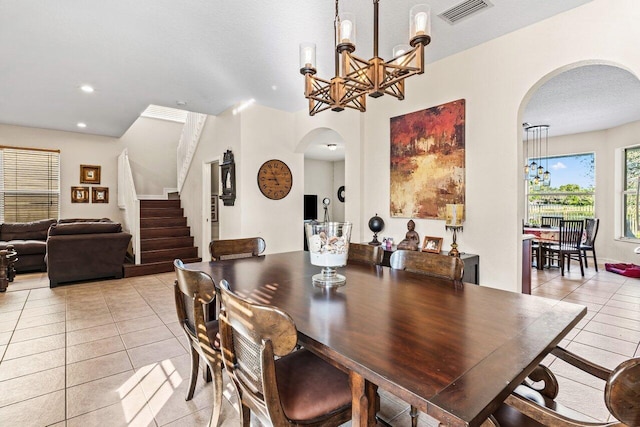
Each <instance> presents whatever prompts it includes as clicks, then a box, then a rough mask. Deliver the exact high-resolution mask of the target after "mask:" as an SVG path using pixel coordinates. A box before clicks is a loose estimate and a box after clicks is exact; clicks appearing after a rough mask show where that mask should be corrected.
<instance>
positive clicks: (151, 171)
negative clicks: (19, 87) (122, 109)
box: [0, 118, 182, 222]
mask: <svg viewBox="0 0 640 427" xmlns="http://www.w3.org/2000/svg"><path fill="white" fill-rule="evenodd" d="M181 131H182V125H181V124H179V123H173V122H166V121H162V120H155V119H145V118H140V119H138V121H136V122H135V123H134V124H133V125H132V126H131V127H130V128H129V130H128V131H127V132H126V133H125V134H124V135H123V136H122V138H119V139H118V138H111V137H104V136H96V135H87V134H82V133H76V132H63V131H56V130H48V129H37V128H27V127H22V126H10V125H0V145H7V146H11V147H25V148H46V149H53V150H60V218H103V217H107V218H111V219H113V220H115V221H120V222H121V221H122V214H121V211H120V209H118V193H117V191H118V188H117V181H118V179H117V175H118V163H117V159H118V155H119V154H120V153H121V152H122V150H123V149H124V148H128V149H129V157H130V160H131V163H132V165H131V168H132V171H133V174H134V182H135V184H136V190H137V191H138V193H139V194H144V193H142V192H141V189H142V190H143V191H149V194H162V189H163V188H164V187H174V188H175V187H176V160H175V159H176V147H177V144H178V139H179V137H180V132H181ZM80 165H99V166H101V177H100V184H96V185H88V184H80ZM73 186H89V187H93V186H96V187H108V188H109V203H71V187H73Z"/></svg>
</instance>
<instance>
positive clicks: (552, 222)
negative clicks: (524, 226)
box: [540, 216, 563, 228]
mask: <svg viewBox="0 0 640 427" xmlns="http://www.w3.org/2000/svg"><path fill="white" fill-rule="evenodd" d="M562 219H563V218H562V217H561V216H543V217H540V226H541V227H544V228H547V227H553V228H558V227H560V221H562Z"/></svg>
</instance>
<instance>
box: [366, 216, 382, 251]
mask: <svg viewBox="0 0 640 427" xmlns="http://www.w3.org/2000/svg"><path fill="white" fill-rule="evenodd" d="M383 229H384V221H383V220H382V218H380V217H379V216H378V214H377V213H376V214H375V216H372V217H371V219H370V220H369V230H371V231H373V240H372V241H370V242H369V244H370V245H371V246H380V245H381V243H380V242H379V241H378V233H379V232H381V231H382V230H383Z"/></svg>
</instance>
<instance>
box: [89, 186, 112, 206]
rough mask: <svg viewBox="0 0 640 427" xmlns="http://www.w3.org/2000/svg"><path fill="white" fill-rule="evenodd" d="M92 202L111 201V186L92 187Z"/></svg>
mask: <svg viewBox="0 0 640 427" xmlns="http://www.w3.org/2000/svg"><path fill="white" fill-rule="evenodd" d="M91 203H109V187H92V188H91Z"/></svg>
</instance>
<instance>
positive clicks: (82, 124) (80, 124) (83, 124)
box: [76, 122, 87, 129]
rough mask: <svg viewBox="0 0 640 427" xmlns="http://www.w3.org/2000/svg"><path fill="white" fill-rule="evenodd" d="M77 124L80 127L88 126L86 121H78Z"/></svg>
mask: <svg viewBox="0 0 640 427" xmlns="http://www.w3.org/2000/svg"><path fill="white" fill-rule="evenodd" d="M76 126H78V127H79V128H82V129H84V128H86V127H87V124H86V123H83V122H78V124H77V125H76Z"/></svg>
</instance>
